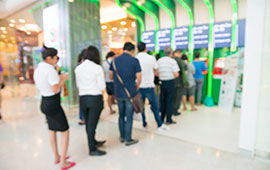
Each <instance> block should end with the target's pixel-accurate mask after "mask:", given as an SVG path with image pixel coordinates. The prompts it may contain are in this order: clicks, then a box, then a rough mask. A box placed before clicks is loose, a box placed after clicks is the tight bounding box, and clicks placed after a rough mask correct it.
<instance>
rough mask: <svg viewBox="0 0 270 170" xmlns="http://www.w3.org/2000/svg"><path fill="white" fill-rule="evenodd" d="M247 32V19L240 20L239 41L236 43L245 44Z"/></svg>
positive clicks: (238, 44)
mask: <svg viewBox="0 0 270 170" xmlns="http://www.w3.org/2000/svg"><path fill="white" fill-rule="evenodd" d="M245 32H246V20H245V19H242V20H238V42H237V43H236V44H237V46H238V47H244V46H245Z"/></svg>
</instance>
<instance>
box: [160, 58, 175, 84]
mask: <svg viewBox="0 0 270 170" xmlns="http://www.w3.org/2000/svg"><path fill="white" fill-rule="evenodd" d="M179 71H180V68H179V66H178V64H177V62H176V61H175V60H174V59H173V58H171V57H168V56H164V57H162V58H160V59H159V60H158V74H159V79H160V80H163V81H166V80H174V79H175V77H174V73H175V72H179Z"/></svg>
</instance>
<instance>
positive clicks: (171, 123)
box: [166, 120, 176, 125]
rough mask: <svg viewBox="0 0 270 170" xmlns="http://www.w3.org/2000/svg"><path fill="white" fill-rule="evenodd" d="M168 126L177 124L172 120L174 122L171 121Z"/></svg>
mask: <svg viewBox="0 0 270 170" xmlns="http://www.w3.org/2000/svg"><path fill="white" fill-rule="evenodd" d="M166 124H167V125H172V124H176V121H173V120H172V121H170V122H167V123H166Z"/></svg>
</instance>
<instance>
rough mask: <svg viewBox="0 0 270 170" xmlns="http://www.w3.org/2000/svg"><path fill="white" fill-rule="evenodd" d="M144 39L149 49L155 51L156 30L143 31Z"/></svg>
mask: <svg viewBox="0 0 270 170" xmlns="http://www.w3.org/2000/svg"><path fill="white" fill-rule="evenodd" d="M142 41H143V42H144V43H145V44H146V47H147V49H148V50H149V51H155V31H145V32H143V33H142Z"/></svg>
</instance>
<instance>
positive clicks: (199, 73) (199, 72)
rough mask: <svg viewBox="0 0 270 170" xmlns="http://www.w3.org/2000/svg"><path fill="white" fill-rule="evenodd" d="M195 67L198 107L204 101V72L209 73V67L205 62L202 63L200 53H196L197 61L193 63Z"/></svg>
mask: <svg viewBox="0 0 270 170" xmlns="http://www.w3.org/2000/svg"><path fill="white" fill-rule="evenodd" d="M192 63H193V65H194V67H195V74H194V75H193V76H194V78H195V82H196V90H197V105H201V101H202V88H203V82H204V75H203V71H207V67H206V65H205V63H204V62H203V61H200V53H199V52H196V53H195V60H194V61H193V62H192Z"/></svg>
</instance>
